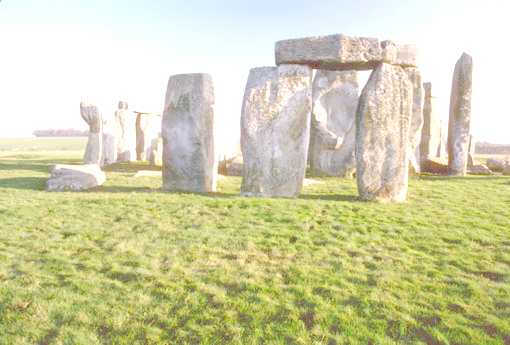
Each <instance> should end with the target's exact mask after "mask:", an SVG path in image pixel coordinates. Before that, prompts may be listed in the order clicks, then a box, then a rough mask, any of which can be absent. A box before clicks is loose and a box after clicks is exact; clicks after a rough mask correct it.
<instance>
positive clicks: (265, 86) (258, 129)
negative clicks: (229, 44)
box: [241, 65, 312, 197]
mask: <svg viewBox="0 0 510 345" xmlns="http://www.w3.org/2000/svg"><path fill="white" fill-rule="evenodd" d="M311 83H312V69H311V68H310V67H308V66H299V65H282V66H279V67H260V68H254V69H252V70H251V71H250V75H249V77H248V82H247V85H246V90H245V93H244V100H243V106H242V112H241V150H242V153H243V182H242V185H241V195H244V196H265V197H296V196H298V195H299V193H300V191H301V189H302V186H303V179H304V177H305V170H306V160H307V155H308V143H309V138H310V116H311V109H312V88H311Z"/></svg>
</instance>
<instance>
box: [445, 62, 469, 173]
mask: <svg viewBox="0 0 510 345" xmlns="http://www.w3.org/2000/svg"><path fill="white" fill-rule="evenodd" d="M472 75H473V59H472V58H471V56H470V55H468V54H466V53H463V54H462V56H461V57H460V59H459V60H458V61H457V64H456V65H455V70H454V72H453V81H452V92H451V96H450V121H449V123H448V170H449V174H450V175H453V176H464V175H466V170H467V163H468V151H469V138H470V135H471V93H472Z"/></svg>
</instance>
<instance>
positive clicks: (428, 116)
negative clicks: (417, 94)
mask: <svg viewBox="0 0 510 345" xmlns="http://www.w3.org/2000/svg"><path fill="white" fill-rule="evenodd" d="M423 89H424V91H425V97H424V101H423V128H422V131H421V143H420V158H421V161H422V162H423V161H425V160H427V159H429V158H436V157H441V146H442V143H441V119H440V117H439V115H438V113H437V112H436V109H435V107H436V104H435V103H436V102H435V101H436V98H435V97H434V96H433V94H432V84H431V83H424V84H423Z"/></svg>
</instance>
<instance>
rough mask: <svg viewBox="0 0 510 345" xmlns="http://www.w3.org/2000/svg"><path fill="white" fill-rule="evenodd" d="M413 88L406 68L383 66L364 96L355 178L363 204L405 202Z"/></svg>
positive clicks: (358, 124) (359, 116)
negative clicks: (370, 201)
mask: <svg viewBox="0 0 510 345" xmlns="http://www.w3.org/2000/svg"><path fill="white" fill-rule="evenodd" d="M412 88H413V87H412V83H411V82H410V81H409V77H408V75H407V73H406V71H405V70H404V69H403V68H401V67H399V66H393V65H389V64H386V63H382V64H380V65H379V66H378V67H377V68H376V69H375V70H374V71H373V72H372V74H371V75H370V79H369V80H368V83H367V84H366V86H365V88H364V89H363V91H362V93H361V97H360V100H359V105H358V110H357V113H356V163H357V164H356V167H357V169H356V178H357V182H358V191H359V194H360V197H361V198H362V199H363V200H378V201H392V202H403V201H405V200H406V197H407V188H408V176H409V175H408V174H409V171H408V167H409V154H408V153H409V149H408V147H409V128H410V122H411V116H412V104H413V98H412V97H413V92H412Z"/></svg>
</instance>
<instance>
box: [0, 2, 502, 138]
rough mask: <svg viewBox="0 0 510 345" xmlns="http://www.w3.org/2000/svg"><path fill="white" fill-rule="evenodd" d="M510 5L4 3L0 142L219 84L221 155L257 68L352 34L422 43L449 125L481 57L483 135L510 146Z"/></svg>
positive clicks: (477, 95)
mask: <svg viewBox="0 0 510 345" xmlns="http://www.w3.org/2000/svg"><path fill="white" fill-rule="evenodd" d="M509 14H510V1H508V0H485V1H480V0H476V1H471V0H442V1H440V0H428V1H422V0H420V1H418V0H414V1H413V0H407V1H405V0H400V1H396V0H394V1H390V0H386V1H384V0H358V1H340V0H323V1H320V0H317V1H309V0H292V1H281V0H280V1H278V0H271V1H268V0H258V1H241V0H223V1H221V0H217V1H200V0H186V1H182V0H175V1H174V0H143V1H141V0H110V1H108V0H86V1H85V0H84V1H80V0H2V1H1V2H0V52H1V54H0V62H1V63H0V114H1V116H3V118H4V121H3V122H2V124H1V125H0V137H7V136H10V137H12V136H27V135H30V134H31V132H32V131H33V130H35V129H47V128H79V129H86V125H85V122H84V121H83V120H82V119H81V117H80V113H79V103H80V100H81V99H82V98H87V99H90V100H94V101H96V102H97V103H98V104H99V105H100V107H101V110H102V112H103V114H105V115H108V116H109V115H111V114H113V111H114V109H115V107H116V104H117V102H118V101H119V100H120V99H123V100H127V101H128V102H129V104H130V108H131V109H134V110H143V111H156V112H160V111H161V110H162V108H163V104H162V103H163V101H164V95H165V92H166V84H167V81H168V78H169V76H170V75H173V74H180V73H196V72H204V73H210V74H211V75H212V76H213V80H214V84H215V92H216V117H217V127H218V129H219V131H220V133H223V134H222V135H221V138H219V139H220V141H221V142H222V143H220V145H223V146H225V145H234V143H235V141H236V140H238V137H239V118H240V110H241V103H242V98H243V94H244V88H245V84H246V78H247V76H248V72H249V70H250V68H253V67H259V66H272V65H274V43H275V42H276V41H278V40H282V39H287V38H297V37H306V36H315V35H328V34H334V33H344V34H347V35H353V36H368V37H377V38H379V39H381V40H385V39H391V40H394V41H397V42H401V43H413V44H416V45H417V46H418V48H419V52H420V55H419V65H420V68H421V71H422V75H423V79H424V81H431V82H432V83H433V90H434V93H435V95H436V96H437V97H438V99H439V102H440V103H439V106H438V112H440V113H441V116H442V117H443V118H444V119H445V120H446V119H447V117H448V104H449V99H450V87H451V80H452V73H453V68H454V66H455V62H456V61H457V59H458V58H459V57H460V55H461V54H462V52H464V51H465V52H467V53H469V54H471V55H472V56H473V60H474V84H473V120H472V121H473V122H472V123H473V133H474V135H475V136H476V137H477V138H478V139H479V140H486V141H490V142H495V143H510V110H509V107H508V106H507V104H508V100H507V99H506V97H508V91H509V88H508V84H509V80H510V69H509V68H508V66H507V63H508V61H509V60H510V41H509V39H508V35H509V33H510V24H509V19H508V16H509Z"/></svg>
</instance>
